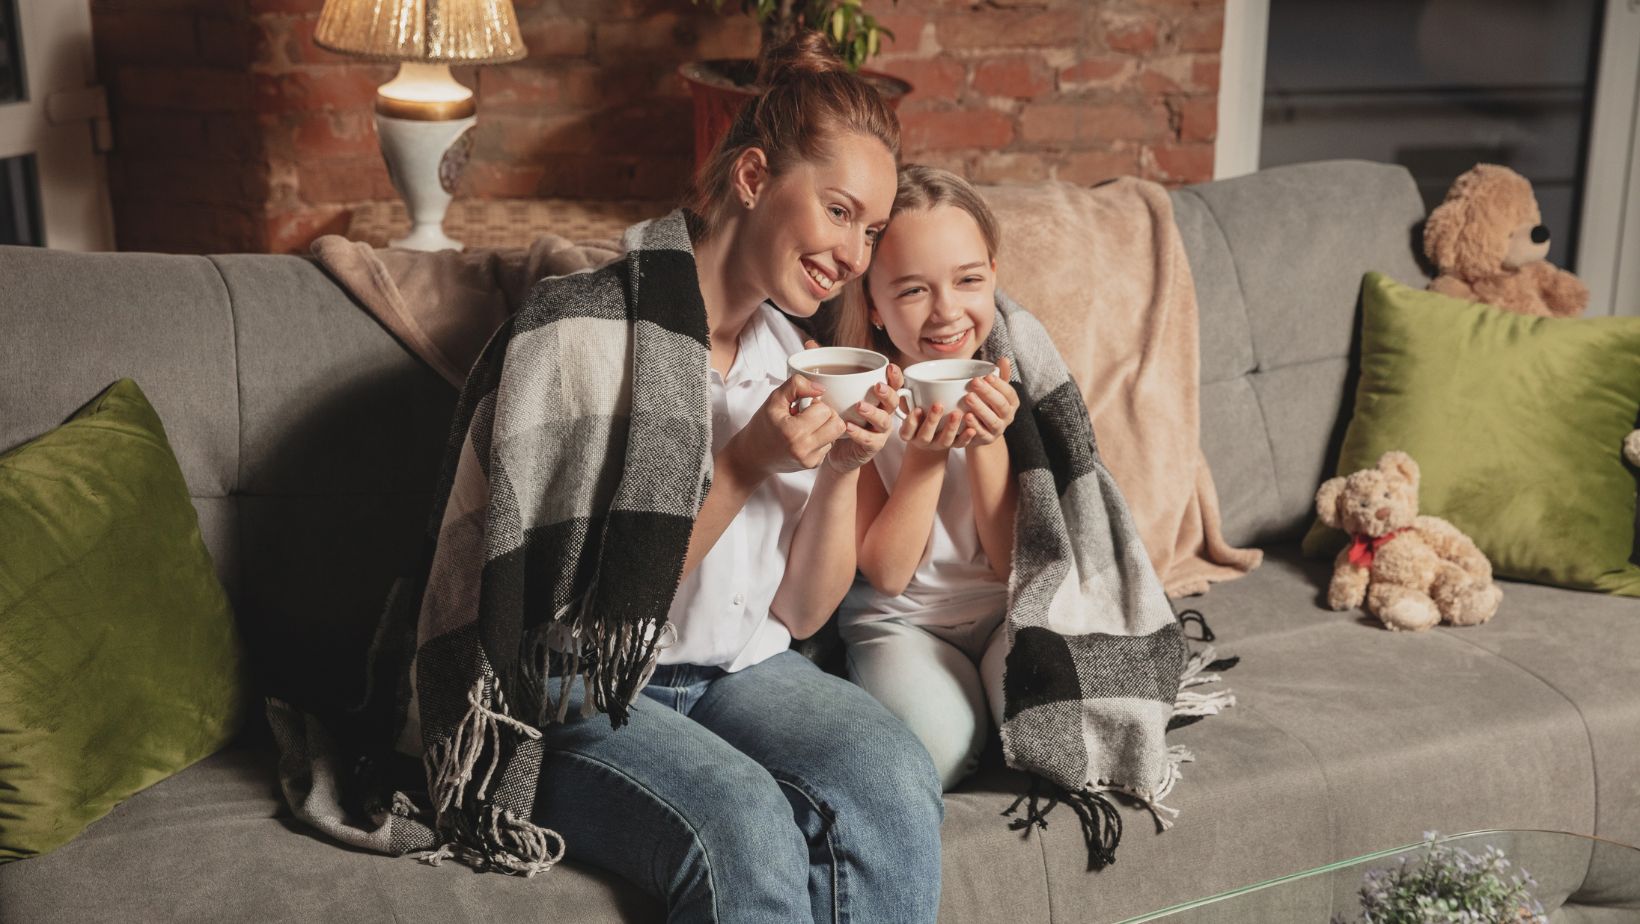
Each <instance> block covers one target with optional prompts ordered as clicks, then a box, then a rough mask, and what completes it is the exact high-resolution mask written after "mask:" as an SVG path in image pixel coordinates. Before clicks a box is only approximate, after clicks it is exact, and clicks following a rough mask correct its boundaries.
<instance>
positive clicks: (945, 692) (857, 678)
mask: <svg viewBox="0 0 1640 924" xmlns="http://www.w3.org/2000/svg"><path fill="white" fill-rule="evenodd" d="M841 630H842V636H843V641H845V642H847V643H848V675H849V679H851V680H853V681H854V682H855V683H857V684H859V685H860V686H862V687H864V688H865V689H866V690H867V691H868V692H869V693H871V695H872V696H875V697H877V699H878V701H880V702H881V703H882V704H883V705H884V706H887V707H888V711H889V712H892V713H894V714H895V715H896V716H899V717H900V720H901V721H903V722H905V724H906V725H907V726H908V727H910V729H911V731H912V733H914V734H915V735H916V736H917V738H918V739H920V740H921V741H922V743H923V747H926V748H927V749H928V756H930V757H932V758H933V759H934V768H935V769H936V770H938V771H939V774H940V781H941V783H942V784H943V785H944V788H945V789H946V790H950V789H951V788H952V787H954V786H956V785H957V784H958V783H960V782H962V780H963V778H965V777H967V776H968V775H969V774H971V773H973V772H974V770H975V768H976V767H978V766H979V756H980V752H981V751H983V750H984V749H985V742H986V736H987V735H988V734H990V732H991V728H992V727H993V724H992V723H995V727H999V728H1000V727H1001V725H1002V668H1003V661H1004V660H1005V659H1006V657H1007V655H1008V633H1007V626H1006V624H1005V622H1004V620H1003V614H1002V613H1000V612H999V613H997V614H996V615H995V616H993V617H989V618H986V619H980V620H977V621H975V622H971V623H966V624H964V625H960V626H951V627H946V626H934V625H929V626H924V625H918V624H915V623H913V622H911V621H909V620H906V619H904V618H903V617H902V618H890V619H874V620H869V621H853V620H844V622H843V623H842V626H841Z"/></svg>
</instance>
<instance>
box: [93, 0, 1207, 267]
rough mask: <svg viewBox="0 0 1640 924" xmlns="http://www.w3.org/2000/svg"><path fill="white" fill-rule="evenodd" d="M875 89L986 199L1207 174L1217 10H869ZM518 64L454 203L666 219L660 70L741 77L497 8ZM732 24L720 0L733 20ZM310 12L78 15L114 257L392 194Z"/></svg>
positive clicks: (622, 24)
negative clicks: (632, 204) (88, 21)
mask: <svg viewBox="0 0 1640 924" xmlns="http://www.w3.org/2000/svg"><path fill="white" fill-rule="evenodd" d="M867 3H868V8H869V9H870V10H871V11H872V12H873V13H875V14H876V15H877V16H878V18H879V19H881V20H882V21H883V22H884V24H885V25H887V26H889V28H891V29H893V30H894V32H895V33H896V36H897V38H896V39H895V40H894V41H893V42H890V43H886V44H885V46H884V52H883V54H882V55H881V56H880V57H879V58H877V59H875V60H874V61H873V62H872V65H871V66H872V67H875V68H878V69H881V70H885V71H888V72H890V73H893V74H896V75H898V76H901V77H905V78H906V79H908V80H910V81H911V82H912V83H913V84H915V86H916V89H915V90H914V92H913V93H912V95H911V96H909V97H907V98H906V99H905V101H904V103H903V104H902V106H901V116H902V120H903V123H904V127H905V153H906V155H907V157H908V158H910V159H915V160H920V161H924V162H929V163H936V164H940V165H942V166H946V167H950V168H951V169H954V170H957V171H959V172H961V173H964V174H965V175H967V176H969V177H972V178H974V179H976V180H979V181H983V182H1012V181H1030V180H1038V179H1045V178H1058V179H1063V180H1068V181H1071V182H1076V183H1092V182H1096V181H1098V180H1101V179H1105V178H1107V177H1111V176H1117V175H1120V174H1125V173H1134V174H1139V175H1142V176H1148V177H1152V178H1155V179H1158V180H1162V181H1164V182H1169V183H1179V182H1195V181H1199V180H1204V179H1207V178H1208V177H1210V176H1211V174H1212V166H1213V145H1212V141H1213V137H1214V133H1215V130H1216V123H1215V111H1216V106H1217V89H1218V72H1219V46H1220V37H1221V33H1222V28H1223V9H1224V6H1223V0H983V2H977V3H970V2H953V0H900V2H899V3H898V4H893V3H890V2H889V0H867ZM515 5H516V6H517V9H518V14H519V19H520V23H521V26H522V28H523V32H524V39H525V43H526V44H527V45H528V46H529V48H530V56H529V58H528V59H526V60H524V61H521V62H518V63H515V64H510V65H505V66H499V67H483V68H458V69H457V71H456V74H457V78H458V79H461V80H463V81H464V82H466V83H468V84H469V85H470V86H473V87H475V88H476V90H477V91H478V94H479V129H478V138H477V143H476V145H475V146H474V151H473V158H472V161H471V164H470V166H469V168H468V172H467V175H466V177H465V179H464V187H465V188H464V191H463V192H464V194H465V195H472V196H482V197H528V196H565V197H584V198H636V199H655V200H667V199H673V198H675V197H676V196H677V195H678V194H679V193H680V192H681V191H682V189H683V187H684V185H685V183H686V182H687V179H688V173H689V170H690V168H691V166H692V163H691V160H692V145H693V135H692V129H691V126H690V108H689V100H688V94H687V91H686V90H685V89H684V87H683V84H682V82H681V81H680V80H679V79H678V78H677V77H676V76H675V73H676V70H677V67H678V65H679V64H681V63H683V62H685V61H689V60H694V59H698V58H710V57H733V56H744V55H749V54H752V53H753V52H754V51H755V49H756V46H757V33H756V28H755V26H754V25H753V24H752V23H751V22H750V21H749V20H748V19H747V18H746V17H744V16H739V15H726V16H718V15H714V14H712V13H711V12H710V11H709V10H703V9H699V8H696V7H694V6H692V5H691V4H690V3H689V2H688V0H516V4H515ZM728 5H729V6H731V7H732V6H733V5H734V3H733V0H731V2H730V3H729V4H728ZM320 6H322V0H92V9H93V26H94V29H95V32H96V36H97V58H98V68H99V71H100V73H101V74H102V79H103V80H104V82H105V83H107V84H108V85H109V87H110V91H111V98H112V102H113V108H114V113H113V115H114V119H115V123H116V132H117V134H116V141H117V147H116V150H115V152H114V154H113V156H112V157H111V185H112V187H113V195H114V199H115V221H116V233H117V234H118V237H119V242H120V246H121V247H123V248H127V249H157V250H179V251H190V250H191V251H201V250H269V251H288V250H298V249H302V248H304V247H305V246H306V244H307V243H308V242H309V241H311V240H312V239H313V237H315V236H317V235H318V234H321V233H325V232H329V231H341V230H345V229H346V227H347V223H348V220H349V217H350V213H351V209H352V208H353V207H354V206H356V205H357V204H358V203H360V202H363V201H368V200H375V199H389V198H392V197H393V191H392V188H391V186H390V185H389V183H388V180H387V172H386V169H385V168H384V167H383V165H382V162H381V156H380V153H379V152H378V150H377V147H376V138H375V128H374V125H373V123H372V119H371V110H370V106H371V100H372V98H373V97H374V94H375V88H376V86H377V85H379V84H380V83H382V82H383V81H385V80H386V79H388V78H389V77H391V75H392V70H393V69H392V67H391V66H390V65H389V66H382V65H372V64H364V63H359V62H355V61H353V60H351V59H347V58H342V57H339V56H336V55H332V54H329V53H327V52H324V51H321V50H320V49H318V48H317V47H315V46H314V45H313V42H312V33H313V28H314V24H315V22H316V20H317V18H318V10H319V8H320Z"/></svg>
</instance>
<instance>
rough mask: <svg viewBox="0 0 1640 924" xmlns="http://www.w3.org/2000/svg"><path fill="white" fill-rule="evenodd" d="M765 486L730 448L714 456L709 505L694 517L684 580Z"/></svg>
mask: <svg viewBox="0 0 1640 924" xmlns="http://www.w3.org/2000/svg"><path fill="white" fill-rule="evenodd" d="M731 445H732V444H731ZM762 483H763V479H762V478H761V477H759V476H758V475H757V474H756V473H755V472H751V471H748V470H747V469H746V468H745V467H743V466H741V465H739V464H738V462H737V460H736V459H735V457H734V455H733V453H732V452H731V450H730V449H729V447H724V449H723V451H721V452H719V453H717V455H715V456H713V458H712V489H711V490H710V491H708V492H707V494H706V503H704V504H701V506H700V511H699V512H698V513H696V514H695V526H694V529H693V530H691V531H690V533H689V551H688V553H687V554H686V555H685V556H684V559H683V576H684V577H688V576H689V575H690V574H691V573H692V572H693V571H694V570H695V568H696V567H697V566H699V565H700V561H701V559H703V558H705V557H706V553H707V552H710V551H711V550H712V546H714V545H717V541H718V539H720V538H722V536H723V531H724V530H726V529H728V528H729V524H730V523H731V522H733V521H734V518H735V515H736V514H738V513H740V508H742V507H744V506H746V501H747V499H748V498H750V497H751V496H752V493H753V492H754V491H756V490H757V486H758V485H760V484H762Z"/></svg>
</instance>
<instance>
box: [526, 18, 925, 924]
mask: <svg viewBox="0 0 1640 924" xmlns="http://www.w3.org/2000/svg"><path fill="white" fill-rule="evenodd" d="M766 68H767V70H766V74H767V79H766V81H765V84H766V86H767V87H768V90H767V92H766V93H765V94H764V95H763V96H762V97H761V98H760V99H759V100H758V101H756V102H755V103H753V104H749V105H748V106H747V108H746V110H745V111H744V112H742V113H741V115H740V117H739V118H738V119H737V121H736V123H735V125H734V127H733V128H732V129H731V131H730V133H729V135H728V136H727V137H726V138H725V140H724V141H723V142H722V143H721V144H720V146H719V147H718V149H717V151H716V153H715V154H714V156H713V157H712V158H711V160H710V161H709V162H708V163H707V165H706V166H705V167H704V168H703V169H702V171H701V173H700V175H699V177H698V179H697V188H696V189H695V190H694V191H693V193H692V194H691V196H690V198H689V200H688V207H687V210H686V212H685V214H684V215H683V216H679V215H676V213H675V214H674V216H672V217H670V218H669V219H661V220H660V221H659V222H657V225H660V224H661V223H664V222H666V221H686V223H687V228H688V238H689V244H690V246H691V248H692V251H693V262H694V270H695V274H696V277H697V278H698V280H699V298H700V299H701V301H702V302H704V306H705V313H706V317H707V321H708V327H709V330H710V344H709V349H710V367H711V368H710V389H709V392H710V405H711V407H710V412H711V450H712V459H711V472H710V476H711V488H710V491H709V492H708V493H707V495H706V499H705V502H704V504H703V505H702V506H701V507H700V509H699V511H698V513H697V514H696V516H695V517H694V521H693V525H692V527H691V531H690V533H689V536H688V552H687V557H686V558H685V560H684V564H683V578H682V582H681V584H680V585H679V587H678V590H677V593H676V595H675V596H674V598H673V600H672V602H671V605H670V609H669V611H668V614H667V616H668V618H667V622H668V623H669V626H670V627H671V628H673V629H675V630H676V638H675V640H673V641H672V643H671V644H670V645H669V646H667V647H664V648H662V649H661V651H660V655H659V666H658V667H657V668H656V669H655V672H654V674H653V676H652V677H651V678H650V679H649V682H648V684H647V685H645V686H643V687H642V697H643V698H642V699H640V700H639V701H638V703H637V705H636V706H635V708H633V709H632V710H631V712H630V714H629V716H628V719H629V721H628V723H627V725H626V726H625V727H623V728H621V729H619V730H612V729H611V723H610V722H608V721H606V720H604V719H603V718H602V717H598V716H593V717H589V718H581V719H579V720H571V721H568V722H564V723H561V724H548V725H545V726H543V727H542V737H541V739H540V744H541V747H542V752H543V753H542V759H541V774H540V786H539V789H538V793H539V795H538V798H537V802H536V812H535V817H536V818H537V820H539V821H540V823H541V824H543V825H550V826H551V827H552V828H553V829H554V830H556V831H557V832H558V833H560V834H561V835H562V836H563V838H564V841H565V842H566V843H567V845H568V854H567V855H568V856H569V857H570V858H571V859H575V860H579V861H581V862H585V863H588V864H591V865H594V866H598V867H602V868H604V869H607V870H610V871H612V872H614V873H616V874H617V875H619V876H621V877H623V878H625V879H627V880H628V881H630V882H632V883H633V884H635V885H637V886H638V887H640V888H642V889H643V890H645V891H646V892H649V893H650V894H652V895H655V896H658V897H660V898H661V899H663V900H664V901H665V903H666V905H667V908H668V914H669V920H672V921H753V922H773V921H798V920H802V921H808V920H815V921H833V920H845V919H847V920H856V921H895V922H913V921H932V920H934V917H935V913H936V910H937V903H938V897H939V872H940V850H939V825H940V821H941V818H942V815H943V808H942V803H941V800H940V786H939V780H938V778H937V776H936V775H935V773H934V770H933V767H932V766H931V765H930V763H929V760H928V757H927V755H926V753H925V752H924V751H923V748H922V746H921V745H920V744H919V743H918V742H917V740H916V738H915V737H914V736H912V735H911V734H910V732H909V731H908V730H907V729H906V728H905V727H904V726H903V725H902V724H901V723H900V722H899V721H897V720H896V719H895V718H894V717H893V716H892V715H890V714H889V713H888V712H887V711H886V710H884V709H883V708H882V707H881V706H880V705H879V704H878V703H877V702H876V701H875V700H873V699H872V698H871V697H870V695H868V694H867V693H865V692H864V691H862V690H860V689H859V688H858V687H856V686H854V685H852V684H850V683H848V682H847V681H845V680H842V679H840V678H837V677H833V676H830V675H828V674H825V673H823V672H822V671H820V670H819V669H818V668H816V667H815V666H814V665H813V664H812V663H811V662H809V661H808V660H807V659H805V658H803V657H802V656H800V655H798V654H797V653H796V652H793V651H791V650H790V647H789V646H790V642H791V639H792V638H794V637H795V638H803V637H806V636H808V635H810V634H812V633H813V632H814V631H815V630H817V629H818V628H819V627H820V626H821V625H822V624H823V623H824V622H825V620H826V619H827V618H828V617H829V615H830V613H831V612H832V610H833V609H834V607H835V606H836V604H837V602H838V601H839V600H841V598H842V596H843V595H844V593H845V592H846V591H847V588H848V586H849V583H850V581H851V579H852V577H853V574H854V569H855V558H854V516H855V512H854V505H855V497H856V492H857V481H858V478H859V471H860V467H861V465H863V464H864V463H865V462H867V461H869V459H870V458H871V456H872V455H873V454H874V453H875V452H876V450H877V449H879V448H880V447H881V446H882V444H883V441H884V439H885V438H886V434H887V432H888V429H889V427H890V425H891V417H890V415H889V413H888V412H887V411H886V410H885V409H884V408H885V407H886V406H888V404H889V403H890V399H889V398H888V396H887V390H886V389H883V390H881V391H880V392H879V393H878V403H875V404H862V405H861V406H860V408H859V410H860V413H861V416H862V418H863V419H865V420H866V421H867V422H868V423H869V424H871V426H870V427H869V428H862V427H859V426H857V425H855V424H852V423H845V422H844V421H843V420H842V419H841V418H839V417H838V416H837V415H836V414H835V413H834V412H833V411H831V410H830V409H829V408H827V407H826V405H825V404H824V403H823V402H819V401H813V402H810V403H809V404H808V406H807V408H806V409H804V410H801V411H798V410H797V408H798V407H800V406H801V404H800V402H801V399H803V398H811V397H815V396H817V395H818V394H820V389H819V388H818V387H817V386H815V385H813V384H812V383H809V382H808V381H806V380H805V379H803V378H802V377H800V376H793V377H791V378H789V379H788V378H786V372H785V365H786V358H787V356H788V355H790V354H791V353H795V352H797V351H798V350H800V349H802V348H803V341H802V337H801V335H800V334H799V332H798V330H797V328H796V327H795V326H794V325H793V324H792V323H791V322H790V321H789V320H788V319H786V318H785V317H784V316H782V314H781V313H780V311H776V310H775V309H774V308H772V307H770V306H769V305H768V304H765V303H766V302H772V303H773V304H775V305H778V306H779V307H780V309H781V310H782V311H784V312H785V313H786V314H790V315H794V316H798V317H807V316H810V315H812V314H814V312H815V311H816V310H818V308H819V304H820V302H821V301H822V300H824V299H826V298H829V297H830V296H831V295H832V294H834V293H835V292H836V291H839V287H840V286H842V285H843V284H844V283H846V282H848V281H849V280H851V279H853V278H855V277H857V276H859V275H860V274H861V273H862V272H864V270H865V267H866V265H867V264H868V262H869V261H870V259H871V243H872V239H873V238H874V237H875V235H876V234H877V232H878V231H880V230H881V228H882V227H883V225H884V224H885V223H886V222H887V219H888V212H889V208H890V206H891V204H892V202H893V198H894V182H895V179H894V178H895V157H896V154H897V150H898V140H899V138H898V136H899V129H898V124H897V122H896V121H895V119H894V117H893V115H892V114H891V113H890V112H889V111H888V110H887V109H886V107H885V106H884V105H883V103H882V101H881V100H880V98H878V96H877V95H876V93H875V91H873V90H871V89H870V88H869V87H868V86H867V85H866V84H864V83H863V82H862V81H860V80H859V79H858V78H857V77H855V76H854V75H852V74H850V73H848V72H847V71H845V70H844V69H843V68H842V65H841V64H840V62H838V61H837V60H836V59H835V57H833V56H832V55H831V54H830V52H829V51H827V50H825V45H824V43H823V42H822V41H821V40H820V39H819V36H817V35H813V34H811V35H810V36H807V37H799V39H797V40H794V41H793V42H792V43H791V44H789V45H788V46H786V47H785V48H783V49H780V50H779V51H777V52H776V53H775V54H774V55H773V56H772V57H771V59H770V61H769V63H768V64H767V65H766ZM550 284H551V283H548V285H550ZM685 294H687V293H679V295H680V296H682V295H685ZM572 673H573V672H572ZM585 702H586V691H585V685H584V681H582V680H580V679H576V680H575V681H573V682H572V683H571V684H569V686H568V693H567V699H566V701H565V702H564V703H562V704H561V714H567V715H575V714H578V710H581V709H582V708H583V706H584V705H585Z"/></svg>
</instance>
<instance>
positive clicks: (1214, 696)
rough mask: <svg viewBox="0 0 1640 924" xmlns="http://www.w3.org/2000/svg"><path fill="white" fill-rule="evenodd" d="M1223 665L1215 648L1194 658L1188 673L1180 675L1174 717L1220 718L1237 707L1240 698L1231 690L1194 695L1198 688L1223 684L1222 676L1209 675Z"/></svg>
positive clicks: (1185, 671)
mask: <svg viewBox="0 0 1640 924" xmlns="http://www.w3.org/2000/svg"><path fill="white" fill-rule="evenodd" d="M1222 663H1223V662H1222V661H1219V660H1217V659H1215V657H1214V651H1213V646H1211V645H1207V646H1204V647H1203V648H1202V649H1201V650H1200V651H1197V652H1193V653H1192V654H1191V655H1190V659H1189V660H1188V661H1186V662H1185V668H1184V672H1183V673H1182V674H1180V675H1179V692H1178V694H1177V695H1176V696H1175V697H1174V699H1173V715H1174V716H1197V717H1200V716H1209V715H1218V714H1219V713H1220V712H1222V711H1224V710H1225V709H1228V708H1230V707H1231V706H1234V705H1235V704H1236V694H1235V693H1233V692H1231V691H1230V690H1215V691H1213V692H1211V693H1202V692H1192V688H1194V687H1200V686H1206V685H1207V684H1210V683H1219V682H1220V681H1222V680H1223V679H1224V678H1223V677H1222V676H1220V675H1219V674H1216V673H1210V672H1209V668H1210V667H1211V666H1212V665H1214V664H1222Z"/></svg>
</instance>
